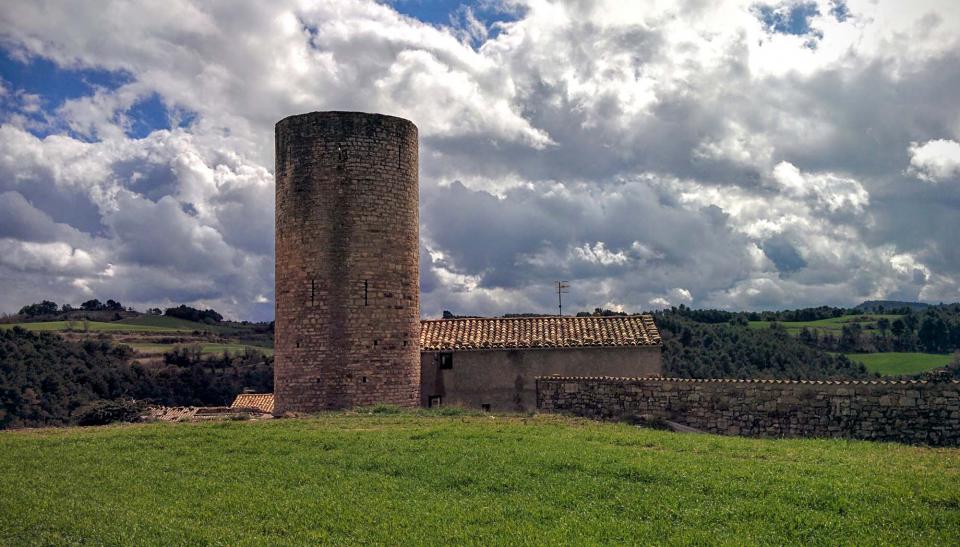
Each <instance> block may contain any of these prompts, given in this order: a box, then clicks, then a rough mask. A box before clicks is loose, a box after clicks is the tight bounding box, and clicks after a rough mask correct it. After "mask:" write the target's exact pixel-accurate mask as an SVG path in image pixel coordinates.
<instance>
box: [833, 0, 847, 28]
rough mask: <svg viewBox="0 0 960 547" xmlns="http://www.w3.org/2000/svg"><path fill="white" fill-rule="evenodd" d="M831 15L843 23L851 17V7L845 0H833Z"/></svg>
mask: <svg viewBox="0 0 960 547" xmlns="http://www.w3.org/2000/svg"><path fill="white" fill-rule="evenodd" d="M830 15H832V16H833V17H834V18H835V19H836V20H837V21H840V22H841V23H842V22H844V21H846V20H847V18H849V17H850V8H848V7H847V3H846V2H845V1H844V0H832V1H831V2H830Z"/></svg>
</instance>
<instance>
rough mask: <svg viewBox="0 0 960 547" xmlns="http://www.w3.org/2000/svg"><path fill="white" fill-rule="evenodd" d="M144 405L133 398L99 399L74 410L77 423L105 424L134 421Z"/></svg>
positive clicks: (137, 418)
mask: <svg viewBox="0 0 960 547" xmlns="http://www.w3.org/2000/svg"><path fill="white" fill-rule="evenodd" d="M143 409H144V405H143V403H140V402H139V401H135V400H133V399H112V400H111V399H100V400H98V401H94V402H92V403H90V404H88V405H85V406H82V407H80V408H78V409H77V410H76V412H75V413H74V416H75V418H76V421H77V424H78V425H105V424H109V423H113V422H136V421H138V420H139V419H140V414H141V413H142V412H143Z"/></svg>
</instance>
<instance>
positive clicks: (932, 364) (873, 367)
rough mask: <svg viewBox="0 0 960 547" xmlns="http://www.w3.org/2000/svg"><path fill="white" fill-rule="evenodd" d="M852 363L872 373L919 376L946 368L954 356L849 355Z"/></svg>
mask: <svg viewBox="0 0 960 547" xmlns="http://www.w3.org/2000/svg"><path fill="white" fill-rule="evenodd" d="M846 355H847V357H849V358H850V360H852V361H857V362H858V363H863V366H865V367H867V370H869V371H870V372H879V373H880V374H883V375H886V376H900V375H910V374H919V373H921V372H925V371H928V370H931V369H935V368H939V367H945V366H947V365H949V364H950V363H951V361H953V356H952V355H941V354H937V353H901V352H889V353H848V354H846Z"/></svg>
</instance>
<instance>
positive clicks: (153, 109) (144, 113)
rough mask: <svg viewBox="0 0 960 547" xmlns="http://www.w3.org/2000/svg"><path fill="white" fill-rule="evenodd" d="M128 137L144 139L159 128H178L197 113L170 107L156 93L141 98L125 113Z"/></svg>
mask: <svg viewBox="0 0 960 547" xmlns="http://www.w3.org/2000/svg"><path fill="white" fill-rule="evenodd" d="M124 117H125V118H126V122H127V123H126V127H124V132H125V133H126V134H127V136H128V137H131V138H134V139H142V138H143V137H146V136H147V135H149V134H150V133H151V132H152V131H156V130H158V129H176V128H177V127H186V126H188V125H190V123H191V122H192V121H193V120H194V118H196V113H194V112H188V111H184V110H179V109H170V108H168V107H167V105H166V104H165V103H164V102H163V100H161V99H160V96H159V95H158V94H156V93H154V94H152V95H150V96H149V97H145V98H143V99H140V101H138V102H137V103H135V104H134V105H133V106H131V107H130V108H129V109H128V110H127V111H126V112H125V113H124Z"/></svg>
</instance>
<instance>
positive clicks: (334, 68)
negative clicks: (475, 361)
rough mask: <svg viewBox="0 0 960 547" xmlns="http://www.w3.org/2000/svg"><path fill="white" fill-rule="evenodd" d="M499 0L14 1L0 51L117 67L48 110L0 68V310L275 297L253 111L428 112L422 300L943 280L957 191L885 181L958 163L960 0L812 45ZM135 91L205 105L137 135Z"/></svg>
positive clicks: (421, 120)
mask: <svg viewBox="0 0 960 547" xmlns="http://www.w3.org/2000/svg"><path fill="white" fill-rule="evenodd" d="M777 3H778V2H777ZM506 4H508V6H507V7H509V8H510V9H511V10H512V11H513V12H514V13H516V14H517V15H518V19H517V20H516V21H511V22H505V23H500V24H498V26H497V29H496V30H497V32H488V29H487V28H486V27H484V25H483V24H482V23H481V22H480V21H478V20H477V18H476V17H474V16H473V14H472V12H470V11H469V10H465V11H461V12H458V14H457V17H459V18H460V19H459V21H458V22H457V23H456V24H455V25H453V26H446V27H438V26H433V25H428V24H425V23H421V22H419V21H416V20H414V19H412V18H410V17H406V16H402V15H400V14H398V13H397V12H396V11H394V10H393V9H392V8H391V7H390V6H388V5H384V4H382V3H375V2H371V1H363V0H337V1H324V0H281V1H279V2H269V3H262V2H230V3H229V4H206V3H196V2H192V1H189V0H183V1H178V2H173V3H168V4H164V5H162V6H157V5H152V4H136V3H131V4H123V5H117V6H112V7H111V9H104V8H103V6H102V5H101V3H98V2H93V1H90V2H87V3H83V2H80V3H74V4H71V5H70V8H69V9H68V8H65V7H64V6H63V5H59V4H55V3H52V4H47V3H45V2H42V1H41V2H29V3H18V4H14V5H11V6H5V9H4V10H3V11H2V12H0V35H2V37H3V44H4V47H5V48H7V50H8V52H9V53H10V55H11V56H13V57H15V58H21V59H23V60H29V59H31V58H34V57H43V58H47V59H50V60H52V61H53V62H55V63H57V64H58V65H60V66H62V67H69V68H72V69H84V68H98V69H101V70H108V71H114V72H115V73H122V74H125V76H124V77H123V78H120V80H122V81H121V84H120V85H117V86H112V87H111V86H104V87H100V88H97V89H95V90H94V91H93V92H92V93H90V94H89V95H88V96H81V97H75V98H73V99H70V100H68V101H66V102H65V103H63V104H62V105H59V106H58V107H57V108H56V109H54V110H46V111H45V110H43V108H40V105H43V104H45V103H44V102H43V99H44V97H42V96H39V97H37V96H36V95H37V94H36V93H35V91H33V90H23V89H20V88H19V87H18V86H19V84H18V83H17V82H9V81H4V82H2V83H0V86H2V87H0V90H2V93H0V109H2V112H0V114H2V120H3V125H2V127H0V199H3V201H2V202H0V212H2V213H4V214H6V216H5V217H0V237H2V238H4V239H2V241H4V242H5V243H4V244H5V245H7V246H8V247H5V249H7V250H8V251H9V253H10V255H9V256H16V257H18V258H17V259H16V260H17V262H16V263H11V262H9V260H8V261H7V262H2V263H0V275H3V276H4V278H5V279H9V280H10V281H9V285H10V288H11V290H10V291H8V292H7V293H6V295H5V296H4V297H2V298H0V308H3V309H10V308H15V307H17V306H19V305H22V304H23V303H24V302H22V301H21V300H23V299H29V298H40V297H47V296H49V295H50V294H51V293H54V294H63V295H64V296H63V298H73V297H74V295H79V294H91V293H93V294H99V293H100V291H114V292H111V295H112V296H114V297H119V298H122V299H125V300H126V301H130V302H131V303H133V304H138V303H144V304H146V303H150V304H151V305H159V304H163V303H173V302H174V301H178V300H183V301H195V302H205V303H209V304H210V305H213V306H215V307H218V309H220V308H222V309H224V310H225V311H228V312H229V313H232V314H234V315H236V316H248V315H255V314H260V316H269V315H270V314H271V313H272V309H270V305H269V300H270V299H271V298H272V284H273V281H272V268H273V265H272V245H273V230H272V225H273V211H272V209H273V182H272V175H271V172H272V168H273V124H274V123H275V122H276V121H277V120H278V119H280V118H282V117H284V116H286V115H289V114H292V113H297V112H304V111H312V110H326V109H337V110H364V111H380V112H385V113H389V114H394V115H400V116H405V117H408V118H410V119H412V120H413V121H414V122H415V123H417V124H418V126H419V128H420V135H421V151H420V153H421V162H420V165H421V174H422V178H421V199H422V215H421V221H422V234H423V241H422V248H423V250H424V253H423V254H424V258H423V264H422V280H423V286H424V293H423V309H424V313H425V314H428V315H430V314H433V315H435V314H437V313H439V311H440V310H442V309H444V308H447V309H450V308H454V311H458V312H462V313H503V312H510V311H550V310H554V309H555V306H556V302H555V296H556V295H555V294H554V293H553V291H552V290H551V287H552V283H553V282H555V281H556V280H557V279H569V280H570V281H571V284H572V289H571V295H570V305H571V306H580V307H581V308H583V309H592V308H593V307H596V306H601V305H602V306H605V307H616V306H620V307H622V308H623V309H627V310H635V309H640V308H643V307H645V306H651V305H652V306H663V305H668V304H671V305H676V304H677V303H688V304H692V305H701V304H702V305H718V306H726V307H753V306H764V307H779V306H785V305H791V306H798V305H809V304H820V303H832V304H853V303H856V299H858V298H862V297H864V296H868V295H879V296H883V297H887V296H894V297H898V298H906V299H912V298H921V297H923V298H942V299H949V297H950V295H951V294H956V290H957V283H956V279H958V278H960V275H958V272H960V255H958V254H957V253H956V252H955V251H953V250H952V249H954V248H955V246H954V245H953V242H952V240H951V239H950V237H952V236H950V235H943V234H952V233H956V231H957V230H960V220H958V219H957V217H958V215H956V210H955V206H951V203H952V202H951V201H950V200H951V199H952V198H951V194H949V193H948V192H950V191H951V190H954V191H955V188H954V187H953V185H949V184H939V185H935V184H925V185H917V184H913V185H910V184H904V182H905V181H908V180H910V178H913V177H916V178H921V179H922V180H925V181H928V182H946V181H951V180H954V179H955V178H956V177H958V165H960V159H958V150H960V145H958V144H957V143H958V142H960V115H958V114H956V108H955V106H956V98H955V96H954V95H955V93H954V92H953V91H952V90H953V89H956V88H957V87H960V70H957V64H956V61H955V59H956V56H957V54H958V52H960V46H958V40H960V37H958V36H957V34H956V32H955V29H956V28H958V27H960V8H958V5H960V4H957V3H955V2H936V1H933V0H922V1H921V0H918V1H917V2H874V1H873V0H848V1H847V6H848V8H849V12H850V16H849V17H848V18H846V19H845V20H843V21H840V20H838V19H837V18H835V17H833V16H832V15H830V4H829V2H826V1H818V2H817V7H818V11H819V14H818V15H814V16H812V17H811V19H810V21H809V24H810V25H811V27H812V28H815V29H816V30H817V32H818V33H822V36H819V34H818V35H817V36H816V44H815V45H816V47H815V48H811V47H809V46H810V44H809V43H807V42H808V41H809V40H810V38H811V36H812V35H811V36H792V35H788V34H784V33H778V32H773V31H771V29H770V28H768V27H766V26H765V25H764V24H762V22H761V21H760V20H759V19H758V18H757V15H756V13H755V9H754V7H755V5H756V4H757V2H755V1H753V0H727V1H720V2H686V3H682V4H677V3H675V2H668V1H652V0H651V1H649V2H641V3H627V2H616V1H609V2H560V1H549V0H529V1H520V2H513V1H511V2H508V3H506ZM770 4H771V5H772V4H775V2H771V3H770ZM150 97H156V98H157V100H158V101H159V103H161V104H162V105H163V106H164V107H165V108H166V109H167V112H166V114H165V115H167V116H169V117H171V118H180V117H181V116H182V115H183V114H184V113H186V112H190V113H194V114H195V115H196V116H195V117H194V118H192V121H191V122H190V123H189V124H188V125H186V126H185V127H182V128H176V126H177V125H179V124H178V123H173V124H172V126H173V127H174V128H173V129H171V130H169V131H158V132H154V133H152V134H150V135H149V136H147V137H146V138H143V139H133V138H129V137H128V136H127V133H128V132H129V130H130V128H131V126H132V125H131V124H132V123H133V116H134V115H135V112H134V111H133V110H131V107H132V106H134V105H137V104H142V101H144V100H146V99H148V98H150ZM181 121H182V119H181ZM174 122H176V120H174ZM38 129H39V130H42V131H43V132H44V133H47V132H53V133H54V134H53V135H51V136H49V137H46V138H43V139H39V138H36V137H34V136H33V135H31V134H30V133H29V131H37V130H38ZM71 135H73V136H72V137H71ZM73 137H80V138H73ZM81 138H82V140H81ZM84 140H89V141H92V142H83V141H84ZM905 167H906V170H905ZM11 260H12V259H11ZM28 265H29V267H30V268H33V271H32V273H30V274H29V275H26V274H24V273H23V272H22V271H21V270H20V269H17V268H21V269H22V268H24V267H27V266H28ZM106 272H111V273H112V276H109V275H107V274H106ZM118 293H119V294H118ZM108 296H110V295H108ZM565 308H566V306H565Z"/></svg>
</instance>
